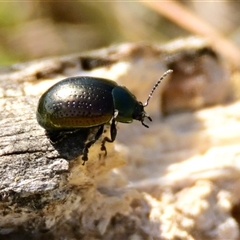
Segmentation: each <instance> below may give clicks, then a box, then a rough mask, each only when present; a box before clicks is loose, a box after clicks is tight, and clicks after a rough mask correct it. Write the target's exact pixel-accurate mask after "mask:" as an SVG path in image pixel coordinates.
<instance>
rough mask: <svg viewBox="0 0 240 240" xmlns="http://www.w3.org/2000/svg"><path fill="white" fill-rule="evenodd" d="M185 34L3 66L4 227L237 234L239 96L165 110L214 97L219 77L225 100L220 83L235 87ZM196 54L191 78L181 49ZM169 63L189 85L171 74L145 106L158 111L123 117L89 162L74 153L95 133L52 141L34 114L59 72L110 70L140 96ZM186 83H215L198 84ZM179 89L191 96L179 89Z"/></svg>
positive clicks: (18, 233) (58, 233)
mask: <svg viewBox="0 0 240 240" xmlns="http://www.w3.org/2000/svg"><path fill="white" fill-rule="evenodd" d="M184 43H185V45H184ZM200 43H201V44H200ZM180 45H181V46H180ZM180 45H179V42H175V45H174V44H172V43H171V44H169V45H166V46H159V45H154V44H122V45H119V46H113V47H109V48H106V49H102V50H99V51H93V52H91V53H87V54H84V53H83V54H79V55H78V54H76V55H75V56H67V57H62V58H56V59H54V58H53V59H46V60H39V61H35V62H31V63H22V64H17V65H14V66H11V67H10V68H2V69H1V70H0V96H1V98H0V108H1V112H0V126H1V131H0V162H1V164H0V179H1V186H0V194H1V202H0V213H1V214H0V238H1V239H63V238H64V239H113V238H114V239H168V240H169V239H238V238H239V236H240V235H239V228H238V224H237V221H238V220H239V216H238V214H237V213H238V211H239V193H238V192H239V189H240V188H239V183H240V181H239V176H240V174H239V156H240V150H239V149H240V148H239V142H240V124H239V117H240V116H239V112H240V111H239V108H240V103H239V102H237V101H236V102H234V103H231V104H229V105H223V106H221V105H217V106H215V107H211V108H208V109H203V110H199V111H195V112H193V111H191V112H188V113H186V112H185V113H180V114H178V115H169V116H168V117H166V118H162V119H161V118H160V115H161V114H160V112H161V108H162V107H164V109H165V110H164V112H165V113H166V114H169V113H171V112H174V111H175V110H176V108H177V111H180V110H183V109H185V110H186V109H187V110H188V111H189V110H194V109H199V108H201V107H204V106H206V105H209V96H210V95H211V91H209V88H210V89H212V91H214V90H215V88H216V84H215V83H214V84H213V82H215V81H217V85H219V86H221V87H222V88H224V90H225V91H222V89H221V91H220V92H219V94H217V100H216V99H215V96H216V95H214V94H213V95H212V100H213V101H210V103H211V104H219V103H222V102H224V101H226V100H227V99H228V96H229V95H230V93H231V92H230V89H231V82H230V81H229V78H228V76H229V73H228V71H227V70H226V68H225V67H224V65H222V63H221V61H220V60H219V58H218V57H217V55H216V54H215V53H214V52H212V50H211V51H206V49H209V48H208V46H207V45H206V44H205V43H204V42H202V41H200V40H196V39H195V40H194V39H193V38H192V40H191V39H188V40H186V41H185V42H184V40H182V42H181V44H180ZM176 46H177V47H176ZM179 46H180V47H179ZM203 52H204V54H205V53H206V52H208V53H209V52H210V53H211V52H212V53H214V54H212V53H211V54H210V59H211V61H210V62H211V63H212V61H215V62H214V66H215V67H214V69H215V71H214V74H213V73H212V72H211V71H209V69H208V65H207V64H206V62H208V61H205V60H204V61H203V60H200V61H198V59H199V56H200V59H202V58H203V55H202V53H203ZM189 54H190V55H189ZM189 56H191V58H190V59H194V60H195V61H196V64H197V65H198V64H201V63H203V65H202V68H201V69H202V70H201V71H203V72H201V73H200V75H201V76H202V75H205V77H206V78H203V77H201V78H200V80H199V78H198V77H197V76H199V71H196V72H195V74H194V69H199V66H198V67H196V65H195V67H192V68H191V69H190V70H189V71H190V72H189V75H188V76H190V75H191V76H193V78H192V80H193V81H192V82H191V81H190V80H188V82H187V83H186V82H184V79H185V77H186V72H187V71H186V65H184V64H186V62H187V61H183V62H182V60H183V59H185V60H186V58H188V57H189ZM204 59H209V56H208V54H206V55H204ZM214 59H215V60H214ZM178 63H179V64H178ZM182 63H184V64H183V65H184V66H185V67H183V68H182V67H181V66H183V65H181V64H182ZM211 66H212V65H211ZM169 67H173V70H178V71H176V72H177V73H178V74H179V76H182V78H181V77H179V81H178V82H177V84H179V86H176V85H174V87H175V89H178V88H179V89H184V88H185V90H184V91H182V90H181V91H178V92H177V94H176V95H173V93H170V92H169V91H168V90H167V88H168V87H169V86H171V84H173V82H172V83H171V78H169V79H168V80H167V79H165V80H164V81H163V84H162V85H161V87H160V88H159V91H158V93H157V92H156V93H155V95H154V97H153V98H152V99H151V103H150V105H149V107H148V108H147V109H146V110H147V111H148V112H149V113H150V114H151V116H152V118H153V120H154V122H153V123H150V124H149V125H150V128H149V129H145V128H143V127H142V125H141V124H140V123H139V122H136V123H135V122H134V123H132V124H129V125H127V124H118V136H117V141H116V143H115V144H110V143H109V144H107V149H108V156H107V158H105V159H104V158H103V157H102V155H101V151H100V144H99V143H96V144H95V145H94V146H93V147H92V148H91V149H90V153H89V161H88V162H87V163H86V165H85V166H82V160H81V156H80V157H76V156H78V155H79V154H80V153H81V150H82V148H83V142H84V141H86V140H87V139H88V134H89V133H86V135H84V134H81V135H78V134H77V133H76V134H75V135H73V136H71V138H70V139H68V140H67V142H66V145H64V146H61V147H60V148H57V149H56V148H55V147H54V146H53V145H52V144H51V143H50V141H49V139H48V138H47V137H46V135H45V132H44V130H43V129H42V128H41V127H40V126H39V125H38V124H37V122H36V119H35V111H36V105H37V102H38V99H39V96H40V94H41V93H43V92H44V91H45V90H46V89H47V88H48V87H49V86H51V85H52V84H53V83H55V82H57V81H58V80H60V79H62V78H65V77H67V76H73V75H92V76H98V77H99V76H100V77H105V78H110V79H113V80H116V81H118V82H119V84H122V85H125V86H127V87H128V88H129V89H130V90H131V91H133V92H134V94H135V95H136V96H137V98H138V99H139V100H142V101H143V102H144V100H145V99H146V98H147V95H148V93H149V91H150V89H151V87H152V86H153V84H154V82H155V81H156V80H157V79H158V78H159V76H160V75H161V74H162V73H163V72H164V71H165V70H166V69H168V68H169ZM174 68H175V69H174ZM181 69H183V73H182V74H181V71H180V70H181ZM204 69H206V71H204ZM217 71H219V72H217ZM219 73H221V74H219ZM211 75H213V77H212V78H211ZM177 76H178V75H173V76H172V78H175V79H176V77H177ZM216 76H218V77H217V78H216ZM219 76H222V78H219ZM206 79H208V80H206ZM199 81H201V84H200V85H199ZM211 81H213V82H211ZM195 83H197V84H195ZM189 84H190V85H189ZM194 84H195V85H194ZM189 86H195V89H199V86H201V89H208V92H207V93H206V92H205V91H202V90H201V91H195V92H194V94H192V95H191V94H189V92H188V90H189ZM190 89H194V87H190ZM164 91H165V92H164ZM167 91H168V94H166V92H167ZM162 92H163V93H162ZM181 92H183V95H184V92H185V93H186V94H189V95H188V98H187V99H188V101H191V100H192V99H195V102H194V103H193V104H188V101H185V100H183V101H182V96H183V95H181V94H180V95H179V93H181ZM164 94H165V95H164ZM167 95H169V96H173V97H174V101H173V103H172V105H171V103H167V105H168V106H166V99H168V100H167V101H170V100H171V99H170V100H169V98H167V97H166V96H167ZM164 96H165V100H164V101H165V103H162V101H163V99H164ZM191 96H192V98H191ZM177 98H178V99H179V103H180V104H179V106H178V105H177V104H176V102H177ZM214 99H215V100H214ZM184 102H185V105H184ZM164 104H165V105H164ZM106 130H108V129H107V126H106ZM105 134H108V131H107V132H106V133H105ZM99 154H100V156H99Z"/></svg>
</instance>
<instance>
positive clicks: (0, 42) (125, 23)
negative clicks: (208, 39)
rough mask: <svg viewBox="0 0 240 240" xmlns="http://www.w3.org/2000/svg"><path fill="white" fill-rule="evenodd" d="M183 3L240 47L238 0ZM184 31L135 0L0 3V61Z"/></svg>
mask: <svg viewBox="0 0 240 240" xmlns="http://www.w3.org/2000/svg"><path fill="white" fill-rule="evenodd" d="M162 4H164V2H163V3H162ZM183 4H187V5H188V6H187V7H188V8H189V9H190V10H191V11H193V12H194V13H196V14H198V15H199V16H201V17H202V18H203V19H205V20H206V21H207V22H209V23H211V24H212V25H213V26H214V27H215V28H217V29H218V30H220V31H221V32H222V33H224V34H227V35H228V36H230V38H232V40H234V41H235V42H236V43H238V44H239V45H240V29H239V27H238V26H239V23H240V15H239V13H238V9H240V8H239V7H240V4H239V3H238V1H236V2H233V1H229V2H228V1H224V2H220V1H219V2H216V1H206V2H197V1H187V2H186V1H183ZM196 27H197V26H196ZM189 34H191V33H190V32H188V31H186V30H184V29H182V28H181V27H178V25H177V23H173V22H171V21H170V20H168V19H166V18H164V17H163V16H161V15H160V14H158V13H157V12H155V11H153V10H152V9H150V8H148V7H147V6H146V5H145V4H142V3H140V2H121V1H120V2H114V1H112V2H82V1H59V2H54V1H52V2H44V1H40V0H39V1H24V2H20V1H19V2H0V65H7V64H11V63H14V62H23V61H28V60H32V59H36V58H42V57H49V56H58V55H64V54H71V53H75V52H81V51H88V50H91V49H95V48H99V47H105V46H108V45H110V44H113V43H120V42H126V41H128V42H129V41H130V42H133V41H154V42H160V43H161V42H166V41H168V40H170V39H173V38H177V37H182V36H187V35H189Z"/></svg>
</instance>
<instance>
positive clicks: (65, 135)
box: [46, 127, 99, 160]
mask: <svg viewBox="0 0 240 240" xmlns="http://www.w3.org/2000/svg"><path fill="white" fill-rule="evenodd" d="M98 129H99V127H93V128H84V129H76V130H73V131H47V130H46V136H47V137H48V138H49V139H50V142H51V144H52V146H53V147H54V148H55V149H56V150H57V151H58V153H59V155H60V157H62V158H64V159H66V160H72V159H75V158H77V157H79V156H81V155H83V150H84V148H85V146H86V144H87V142H89V141H91V139H93V138H94V137H95V135H96V133H97V131H98Z"/></svg>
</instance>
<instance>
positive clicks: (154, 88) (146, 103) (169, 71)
mask: <svg viewBox="0 0 240 240" xmlns="http://www.w3.org/2000/svg"><path fill="white" fill-rule="evenodd" d="M172 72H173V70H172V69H169V70H167V71H166V72H165V73H164V74H163V75H162V76H161V77H160V79H159V80H158V81H157V82H156V83H155V85H154V86H153V88H152V91H151V92H150V93H149V95H148V99H147V101H146V102H145V103H144V105H143V106H144V107H146V106H147V105H148V103H149V100H150V99H151V97H152V95H153V93H154V91H155V90H156V88H157V87H158V85H159V84H160V83H161V81H162V80H163V79H164V78H165V77H166V76H167V75H168V74H169V73H172Z"/></svg>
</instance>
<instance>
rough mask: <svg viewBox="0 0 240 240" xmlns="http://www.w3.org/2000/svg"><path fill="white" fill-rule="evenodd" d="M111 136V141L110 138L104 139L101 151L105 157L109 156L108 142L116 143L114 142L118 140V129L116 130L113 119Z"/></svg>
mask: <svg viewBox="0 0 240 240" xmlns="http://www.w3.org/2000/svg"><path fill="white" fill-rule="evenodd" d="M110 134H111V139H110V138H109V137H105V138H104V139H103V141H102V145H101V151H104V152H105V154H104V155H105V157H106V156H107V149H106V146H105V143H106V142H114V140H115V139H116V136H117V128H116V121H115V118H113V119H112V123H111V129H110Z"/></svg>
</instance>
